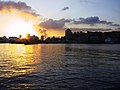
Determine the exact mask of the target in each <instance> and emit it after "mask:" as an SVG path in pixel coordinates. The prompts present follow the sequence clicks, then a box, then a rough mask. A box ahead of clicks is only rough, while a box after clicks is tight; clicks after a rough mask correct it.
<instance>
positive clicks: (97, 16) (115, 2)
mask: <svg viewBox="0 0 120 90" xmlns="http://www.w3.org/2000/svg"><path fill="white" fill-rule="evenodd" d="M19 1H20V3H19ZM17 6H18V7H17ZM21 23H22V24H21ZM66 28H71V29H72V30H73V31H80V30H83V31H87V30H91V31H93V30H94V31H109V30H120V0H11V2H10V1H9V0H0V36H3V35H6V36H18V34H24V33H29V31H30V34H35V35H39V36H40V35H42V34H44V35H46V36H53V35H54V36H64V30H65V29H66ZM16 29H17V30H16ZM24 29H25V30H24ZM28 29H29V30H28Z"/></svg>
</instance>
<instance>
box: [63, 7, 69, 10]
mask: <svg viewBox="0 0 120 90" xmlns="http://www.w3.org/2000/svg"><path fill="white" fill-rule="evenodd" d="M68 9H69V7H64V8H62V9H61V11H66V10H68Z"/></svg>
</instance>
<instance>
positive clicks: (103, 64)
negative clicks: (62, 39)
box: [0, 44, 120, 90]
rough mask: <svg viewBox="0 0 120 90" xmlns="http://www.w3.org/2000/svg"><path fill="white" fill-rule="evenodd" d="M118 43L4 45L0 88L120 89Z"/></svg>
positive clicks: (0, 46) (50, 89) (1, 45)
mask: <svg viewBox="0 0 120 90" xmlns="http://www.w3.org/2000/svg"><path fill="white" fill-rule="evenodd" d="M119 85H120V45H118V44H36V45H22V44H0V89H1V90H4V89H22V90H24V89H38V90H39V89H41V90H107V89H113V90H114V89H118V88H120V86H119Z"/></svg>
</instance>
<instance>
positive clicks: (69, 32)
mask: <svg viewBox="0 0 120 90" xmlns="http://www.w3.org/2000/svg"><path fill="white" fill-rule="evenodd" d="M65 37H66V41H70V40H71V38H72V32H71V30H70V29H67V30H65Z"/></svg>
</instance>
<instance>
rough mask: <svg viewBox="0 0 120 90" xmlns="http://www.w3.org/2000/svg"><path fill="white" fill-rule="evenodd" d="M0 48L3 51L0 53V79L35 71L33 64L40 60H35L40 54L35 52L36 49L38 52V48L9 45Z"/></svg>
mask: <svg viewBox="0 0 120 90" xmlns="http://www.w3.org/2000/svg"><path fill="white" fill-rule="evenodd" d="M2 47H4V49H2V50H1V52H0V57H1V59H0V68H1V69H0V77H12V76H19V75H22V74H28V73H31V72H33V71H34V70H35V69H36V66H35V64H36V63H40V62H41V61H40V59H39V60H37V59H36V58H35V57H36V56H40V53H39V52H37V51H36V48H37V49H39V50H40V47H34V45H33V46H29V45H28V46H25V45H10V44H7V45H5V46H1V48H2Z"/></svg>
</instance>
